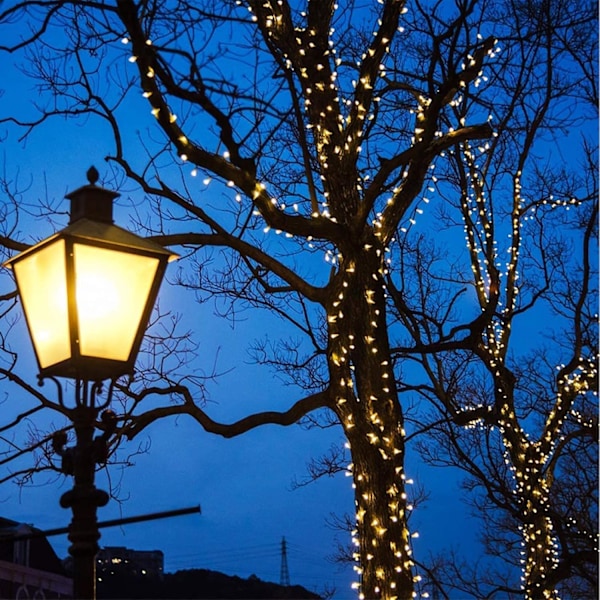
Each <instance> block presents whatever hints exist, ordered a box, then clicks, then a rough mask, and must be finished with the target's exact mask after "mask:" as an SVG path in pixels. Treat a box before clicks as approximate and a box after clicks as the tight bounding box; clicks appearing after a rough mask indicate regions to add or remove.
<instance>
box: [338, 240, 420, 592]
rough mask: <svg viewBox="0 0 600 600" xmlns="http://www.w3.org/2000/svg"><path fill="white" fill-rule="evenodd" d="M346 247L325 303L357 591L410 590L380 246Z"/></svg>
mask: <svg viewBox="0 0 600 600" xmlns="http://www.w3.org/2000/svg"><path fill="white" fill-rule="evenodd" d="M349 254H350V253H349V252H346V253H345V254H344V257H343V260H342V262H341V265H340V267H341V268H340V272H339V278H338V281H337V284H338V285H337V286H336V289H337V293H336V296H335V299H334V301H333V302H332V305H331V306H330V307H328V320H329V338H330V343H329V358H330V368H331V373H332V380H333V381H337V382H338V383H339V388H338V389H339V390H340V395H339V398H338V401H337V412H338V415H339V417H340V420H341V422H342V424H343V425H344V429H345V431H346V436H347V438H348V442H349V444H350V449H351V450H350V451H351V455H352V460H353V465H352V469H353V476H354V484H355V494H356V496H355V500H356V520H357V526H356V532H357V535H356V539H355V543H356V544H357V549H358V550H357V554H358V558H359V560H360V567H359V573H360V581H359V584H360V585H359V589H360V597H361V598H367V599H369V600H371V599H375V598H382V599H385V600H391V599H392V598H398V599H402V600H404V599H408V598H412V595H413V578H412V572H411V567H412V560H411V552H410V547H409V533H408V528H407V525H406V518H407V515H406V504H407V501H406V494H405V475H404V440H403V437H404V430H403V423H402V410H401V407H400V404H399V402H398V397H397V393H396V387H395V381H394V374H393V365H392V361H391V356H390V348H389V341H388V328H387V323H386V305H385V289H384V280H383V269H384V267H383V260H384V259H383V249H382V248H381V247H380V245H379V244H378V242H377V240H376V238H371V239H370V240H368V242H366V243H364V244H362V245H361V246H360V247H359V248H356V254H355V255H354V257H352V256H351V255H349Z"/></svg>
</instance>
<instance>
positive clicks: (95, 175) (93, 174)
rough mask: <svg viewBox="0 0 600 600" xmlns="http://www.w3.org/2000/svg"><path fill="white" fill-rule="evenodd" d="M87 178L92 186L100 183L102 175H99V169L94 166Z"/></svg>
mask: <svg viewBox="0 0 600 600" xmlns="http://www.w3.org/2000/svg"><path fill="white" fill-rule="evenodd" d="M86 175H87V178H88V181H89V182H90V185H96V182H97V181H98V178H99V177H100V173H98V169H96V167H94V165H92V166H91V167H90V168H89V169H88V171H87V173H86Z"/></svg>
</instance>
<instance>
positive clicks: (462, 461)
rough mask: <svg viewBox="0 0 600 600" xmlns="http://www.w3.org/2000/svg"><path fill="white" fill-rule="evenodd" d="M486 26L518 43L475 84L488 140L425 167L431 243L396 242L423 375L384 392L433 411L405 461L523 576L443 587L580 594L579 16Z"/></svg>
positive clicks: (592, 108)
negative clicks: (454, 489)
mask: <svg viewBox="0 0 600 600" xmlns="http://www.w3.org/2000/svg"><path fill="white" fill-rule="evenodd" d="M496 18H497V19H498V21H497V23H498V25H497V26H496V28H495V31H502V30H503V28H502V26H501V25H499V23H500V22H501V21H505V22H509V21H510V22H514V23H516V24H517V25H518V27H519V28H520V31H521V33H522V35H521V38H520V40H519V42H518V43H516V44H512V45H509V47H508V48H507V52H508V53H509V54H510V55H511V56H510V59H509V61H507V62H506V63H502V64H503V66H505V68H506V71H504V72H502V73H500V72H496V73H494V75H492V77H493V81H492V82H490V85H491V86H492V87H493V88H495V89H499V90H503V92H501V91H499V94H498V97H497V99H496V100H495V101H494V104H493V108H492V110H493V114H494V122H499V123H501V124H502V125H501V126H500V127H499V128H498V132H499V135H498V137H496V138H495V139H493V140H491V141H490V142H489V143H488V144H485V145H479V147H477V146H475V145H474V144H472V143H470V142H464V143H461V144H460V145H459V146H457V147H455V148H453V149H452V150H451V151H450V152H449V161H448V163H446V166H447V168H444V169H443V170H436V175H437V177H438V190H439V193H440V194H442V195H444V197H445V200H446V202H445V203H444V204H443V205H442V206H443V208H442V210H440V212H439V215H438V223H439V226H440V236H439V240H438V241H437V242H433V241H431V239H419V238H418V237H416V236H415V237H414V238H413V240H412V241H411V238H410V236H407V237H406V238H405V241H404V251H403V253H402V255H401V257H402V268H400V269H398V271H397V273H398V274H399V275H398V276H395V274H394V273H393V274H392V275H391V276H390V281H389V282H388V289H389V290H390V292H391V296H392V298H393V299H394V303H395V308H396V314H397V316H398V319H399V321H400V322H401V323H402V324H403V325H404V326H405V328H406V331H407V333H408V335H407V338H406V339H410V340H411V342H408V343H406V344H405V345H403V346H399V347H398V348H395V349H394V350H395V351H396V352H397V356H398V357H399V358H400V357H402V358H403V359H404V361H406V360H412V361H413V362H414V363H415V364H417V365H418V366H419V370H420V373H421V374H425V379H419V378H415V383H414V385H412V384H409V383H408V382H406V381H404V382H403V381H400V382H399V385H400V390H401V393H400V395H401V397H402V395H403V393H404V394H406V393H407V392H409V391H410V390H414V391H415V392H417V393H419V394H420V395H421V396H423V397H425V398H427V399H428V401H429V406H432V407H436V410H435V411H433V412H432V413H431V414H430V415H429V416H428V417H427V418H426V419H421V420H420V422H418V423H415V424H414V429H415V435H417V434H418V432H419V431H422V432H424V434H425V433H426V434H427V436H426V437H423V438H421V439H420V440H419V442H418V445H419V447H420V450H421V454H422V456H424V457H425V459H426V460H427V461H428V462H430V463H432V464H436V465H439V466H455V467H458V468H460V469H462V470H463V471H464V472H466V473H467V479H466V480H465V484H464V485H465V491H466V492H467V494H468V496H467V498H468V501H469V502H470V503H471V504H472V506H473V507H474V509H475V510H474V512H475V514H478V515H480V516H482V518H483V521H484V523H483V539H484V542H485V545H486V547H487V549H488V551H489V553H490V555H493V556H495V557H496V558H497V559H498V560H496V563H499V561H503V562H505V563H506V564H508V565H512V566H513V567H514V565H519V564H521V565H522V568H523V573H522V583H521V582H520V581H519V578H518V574H517V576H515V572H514V568H513V574H512V576H511V575H510V570H509V571H507V572H506V573H505V574H504V575H502V574H500V573H499V572H494V573H493V576H492V577H491V578H489V577H486V576H485V574H484V575H482V576H480V577H477V576H474V575H473V573H471V572H469V574H467V575H466V577H464V576H463V577H461V576H460V575H459V572H460V569H457V568H456V565H455V564H451V565H450V567H451V573H449V576H448V582H449V586H450V587H454V586H455V589H459V590H460V591H461V592H462V593H467V591H468V592H469V593H471V594H473V596H474V597H484V596H485V597H487V596H489V595H490V594H492V593H495V592H498V591H501V592H504V593H507V592H508V593H512V594H513V595H515V597H518V596H520V595H521V594H522V593H523V591H524V593H525V595H526V597H528V598H547V597H553V596H554V595H555V594H556V593H557V591H559V590H561V589H562V590H566V591H567V592H568V594H567V595H568V596H570V597H595V595H597V588H598V581H597V579H598V569H597V553H598V549H597V538H598V526H597V518H598V494H597V487H598V466H597V448H598V436H597V425H598V420H597V410H598V399H597V385H598V381H597V348H598V330H597V320H598V315H597V303H598V287H597V283H596V282H597V276H598V272H597V223H598V180H597V172H598V163H597V142H596V140H595V139H594V138H593V137H592V136H591V135H590V129H589V123H594V122H596V118H597V106H596V98H597V90H596V83H597V81H596V75H595V74H594V72H593V71H594V67H593V66H590V65H593V64H595V63H594V59H593V58H592V56H593V55H594V53H595V52H596V49H597V32H596V30H595V27H594V25H593V24H594V22H595V17H594V16H593V14H592V13H591V12H590V13H585V11H583V12H577V14H575V12H572V11H571V9H570V7H568V6H567V5H564V4H563V3H560V2H535V3H520V2H511V3H506V6H505V7H503V8H502V9H501V10H499V12H498V13H497V15H496ZM509 72H510V75H509V74H508V73H509ZM507 84H508V87H504V86H506V85H507ZM496 85H497V86H498V87H497V88H496ZM514 89H519V90H520V95H519V97H518V98H517V97H516V96H515V95H514V94H511V90H514ZM479 101H480V98H476V99H474V100H473V102H479ZM465 114H466V113H465ZM457 117H459V118H461V113H460V112H459V113H458V114H457ZM559 131H560V132H561V133H560V134H559V133H558V132H559ZM557 137H558V139H557ZM448 184H449V185H448ZM446 190H449V191H446ZM457 190H458V191H459V192H457ZM461 238H464V240H465V241H466V243H465V244H464V253H463V254H462V255H461V254H460V253H458V252H456V251H455V250H454V248H455V247H457V246H460V239H461ZM451 244H454V245H455V246H454V247H453V248H452V250H450V249H448V247H449V246H450V245H451ZM448 257H451V259H450V260H448ZM411 344H412V346H411ZM425 381H427V382H425ZM423 421H425V424H424V423H423ZM465 427H466V428H467V429H466V430H465ZM411 429H412V428H411ZM462 572H463V575H464V574H465V573H466V572H465V571H462ZM486 579H487V581H486Z"/></svg>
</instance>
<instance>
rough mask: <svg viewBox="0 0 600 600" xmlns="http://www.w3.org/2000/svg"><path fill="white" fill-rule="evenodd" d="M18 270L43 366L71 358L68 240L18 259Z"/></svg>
mask: <svg viewBox="0 0 600 600" xmlns="http://www.w3.org/2000/svg"><path fill="white" fill-rule="evenodd" d="M14 272H15V277H16V279H17V285H18V287H19V294H20V296H21V301H22V303H23V310H24V311H25V317H26V319H27V324H28V326H29V332H30V334H31V337H32V339H33V345H34V347H35V352H36V355H37V357H38V361H39V363H40V367H41V368H42V369H44V368H46V367H48V366H50V365H54V364H56V363H59V362H61V361H63V360H66V359H68V358H70V357H71V344H70V338H69V312H68V300H67V269H66V262H65V241H64V240H62V239H58V240H56V241H55V242H53V243H50V244H48V245H47V246H45V247H42V248H40V249H39V250H37V251H35V252H32V253H30V254H27V255H25V257H24V258H22V259H21V260H18V261H15V263H14Z"/></svg>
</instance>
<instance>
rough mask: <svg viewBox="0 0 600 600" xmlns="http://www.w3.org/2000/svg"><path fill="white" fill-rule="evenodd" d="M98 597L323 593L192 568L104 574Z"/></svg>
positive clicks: (304, 596)
mask: <svg viewBox="0 0 600 600" xmlns="http://www.w3.org/2000/svg"><path fill="white" fill-rule="evenodd" d="M97 598H98V600H109V599H114V600H134V599H141V598H147V599H154V598H157V599H160V600H183V599H185V600H196V599H198V598H204V599H207V600H208V599H213V600H216V599H219V598H229V599H231V600H235V599H237V600H270V599H281V600H287V599H290V600H292V599H294V600H313V599H314V600H320V596H318V595H317V594H314V593H312V592H309V591H308V590H306V589H304V588H303V587H301V586H299V585H292V586H281V585H277V584H276V583H269V582H267V581H261V580H260V579H258V577H256V576H255V575H252V576H251V577H249V578H248V579H242V578H241V577H236V576H231V575H225V574H223V573H219V572H217V571H208V570H206V569H189V570H185V571H177V572H176V573H165V575H164V577H163V579H162V580H159V579H156V578H147V577H143V576H135V575H128V574H115V575H113V576H109V577H103V579H102V581H99V582H98V589H97Z"/></svg>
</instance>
